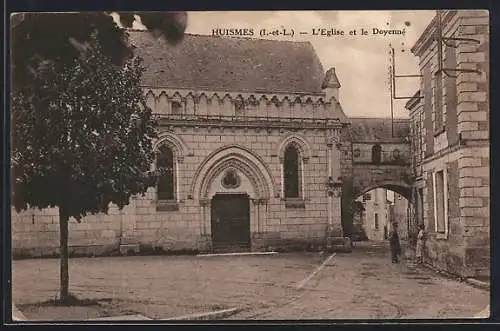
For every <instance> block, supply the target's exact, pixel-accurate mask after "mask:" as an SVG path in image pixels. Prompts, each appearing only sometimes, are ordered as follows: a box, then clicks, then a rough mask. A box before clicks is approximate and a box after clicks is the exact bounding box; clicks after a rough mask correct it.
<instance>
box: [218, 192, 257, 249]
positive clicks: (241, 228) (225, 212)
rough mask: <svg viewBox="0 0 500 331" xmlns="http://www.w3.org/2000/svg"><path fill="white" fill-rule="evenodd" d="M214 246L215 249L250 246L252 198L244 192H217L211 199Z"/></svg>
mask: <svg viewBox="0 0 500 331" xmlns="http://www.w3.org/2000/svg"><path fill="white" fill-rule="evenodd" d="M210 205H211V230H212V231H211V232H212V247H213V249H214V250H215V251H218V252H220V251H231V252H235V251H244V250H248V249H249V248H250V199H249V196H248V195H247V194H242V193H217V194H216V195H214V197H213V198H212V201H211V204H210Z"/></svg>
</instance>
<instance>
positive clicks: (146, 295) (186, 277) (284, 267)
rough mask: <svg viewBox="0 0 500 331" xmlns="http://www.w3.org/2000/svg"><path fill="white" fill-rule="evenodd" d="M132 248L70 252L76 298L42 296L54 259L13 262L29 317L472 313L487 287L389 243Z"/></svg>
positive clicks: (52, 289) (53, 287) (54, 270)
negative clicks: (340, 249)
mask: <svg viewBox="0 0 500 331" xmlns="http://www.w3.org/2000/svg"><path fill="white" fill-rule="evenodd" d="M330 256H331V255H330V254H327V253H280V254H275V255H260V256H259V255H257V256H217V257H214V256H212V257H206V256H205V257H197V256H129V257H105V258H104V257H103V258H74V259H71V260H70V292H71V293H72V294H74V295H75V296H76V297H77V298H78V299H80V300H83V301H84V302H83V303H81V304H79V305H77V306H70V307H54V306H53V305H51V304H43V302H46V301H47V300H50V299H54V298H55V297H56V296H57V294H58V288H59V262H58V260H56V259H36V260H35V259H33V260H18V261H14V262H13V268H12V269H13V301H14V303H15V304H16V305H17V307H18V308H19V309H20V310H21V311H22V312H23V314H24V315H25V316H26V317H27V318H28V319H29V320H46V321H49V320H51V321H53V320H61V321H62V320H89V319H94V318H97V317H103V316H122V315H136V314H140V315H143V316H145V317H147V318H150V319H166V318H172V317H176V316H183V315H189V314H197V313H204V312H209V311H214V310H220V309H226V308H239V309H240V313H238V314H235V315H232V316H229V317H226V319H244V320H246V319H293V320H295V319H373V318H375V319H384V318H468V317H473V316H474V314H476V313H478V312H480V311H482V310H483V309H484V308H485V307H486V306H487V305H488V304H489V292H488V291H485V290H482V289H478V288H474V287H472V286H470V285H468V284H466V283H462V282H458V281H456V280H453V279H449V278H444V277H442V276H440V275H437V274H436V273H434V272H433V271H431V270H429V269H426V268H424V267H420V266H416V265H414V264H413V263H412V262H411V261H408V260H406V261H402V263H400V264H392V263H390V258H389V256H388V250H387V247H386V246H385V245H384V244H372V243H364V244H362V245H358V246H357V247H355V249H354V251H353V252H352V253H337V254H336V255H335V256H334V257H331V258H330V259H329V260H328V261H327V262H325V261H326V260H327V259H328V258H329V257H330Z"/></svg>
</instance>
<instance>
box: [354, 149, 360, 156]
mask: <svg viewBox="0 0 500 331" xmlns="http://www.w3.org/2000/svg"><path fill="white" fill-rule="evenodd" d="M360 155H361V151H360V150H359V149H358V148H356V149H355V150H354V157H359V156H360Z"/></svg>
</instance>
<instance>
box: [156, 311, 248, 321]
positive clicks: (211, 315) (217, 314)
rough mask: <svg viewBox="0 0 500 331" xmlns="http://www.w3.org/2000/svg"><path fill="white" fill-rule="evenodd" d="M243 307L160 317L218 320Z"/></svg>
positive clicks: (182, 319) (176, 319) (185, 319)
mask: <svg viewBox="0 0 500 331" xmlns="http://www.w3.org/2000/svg"><path fill="white" fill-rule="evenodd" d="M242 310H243V308H230V309H222V310H215V311H210V312H208V313H200V314H192V315H185V316H179V317H171V318H167V319H162V320H165V321H200V320H218V319H223V318H225V317H228V316H231V315H234V314H237V313H239V312H241V311H242Z"/></svg>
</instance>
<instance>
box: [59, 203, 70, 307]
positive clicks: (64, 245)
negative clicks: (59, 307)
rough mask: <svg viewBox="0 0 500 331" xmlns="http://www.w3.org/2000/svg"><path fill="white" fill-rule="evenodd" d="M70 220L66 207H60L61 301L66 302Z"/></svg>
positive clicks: (67, 293)
mask: <svg viewBox="0 0 500 331" xmlns="http://www.w3.org/2000/svg"><path fill="white" fill-rule="evenodd" d="M68 220H69V216H68V215H67V213H66V212H65V211H64V208H61V207H59V235H60V237H59V238H60V239H59V258H60V278H61V279H60V280H61V288H60V296H59V299H60V301H61V302H66V301H67V300H68V295H69V271H68Z"/></svg>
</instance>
